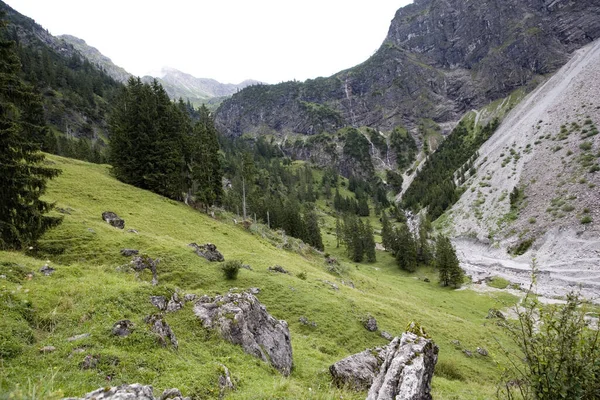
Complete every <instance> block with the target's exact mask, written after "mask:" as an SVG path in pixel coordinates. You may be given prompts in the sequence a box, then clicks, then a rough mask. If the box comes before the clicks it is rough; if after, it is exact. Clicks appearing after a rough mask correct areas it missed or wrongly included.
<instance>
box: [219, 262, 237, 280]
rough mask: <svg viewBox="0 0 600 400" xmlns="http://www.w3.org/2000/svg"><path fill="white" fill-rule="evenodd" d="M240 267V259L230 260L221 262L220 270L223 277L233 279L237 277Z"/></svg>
mask: <svg viewBox="0 0 600 400" xmlns="http://www.w3.org/2000/svg"><path fill="white" fill-rule="evenodd" d="M240 268H242V262H241V261H240V260H230V261H226V262H224V263H223V264H221V271H223V276H224V277H225V279H229V280H234V279H237V276H238V273H239V272H240Z"/></svg>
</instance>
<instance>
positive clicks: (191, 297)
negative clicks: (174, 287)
mask: <svg viewBox="0 0 600 400" xmlns="http://www.w3.org/2000/svg"><path fill="white" fill-rule="evenodd" d="M197 298H198V296H197V295H195V294H194V293H187V294H186V295H184V296H183V301H185V302H188V301H195V300H196V299H197Z"/></svg>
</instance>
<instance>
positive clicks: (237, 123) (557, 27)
mask: <svg viewBox="0 0 600 400" xmlns="http://www.w3.org/2000/svg"><path fill="white" fill-rule="evenodd" d="M599 16H600V6H599V5H598V3H597V2H596V1H593V0H582V1H577V2H573V1H569V0H558V1H552V2H549V1H545V2H541V1H533V0H527V1H522V0H494V1H487V2H472V1H465V0H451V1H434V0H420V1H416V2H415V3H413V4H411V5H408V6H406V7H404V8H401V9H399V10H398V11H397V13H396V16H395V17H394V19H393V21H392V23H391V26H390V29H389V33H388V36H387V37H386V39H385V40H384V42H383V44H382V45H381V47H380V48H379V49H378V50H377V52H376V53H375V54H374V55H373V56H372V57H371V58H369V59H368V60H367V61H365V62H364V63H362V64H360V65H357V66H355V67H353V68H350V69H348V70H345V71H342V72H339V73H337V74H335V75H333V76H331V77H328V78H317V79H309V80H307V81H306V82H295V81H294V82H285V83H281V84H278V85H261V86H253V87H251V88H248V89H245V90H242V91H241V92H240V93H237V94H235V95H234V96H232V97H231V98H230V99H228V100H226V101H225V102H223V104H222V105H221V106H220V108H219V109H218V111H217V113H216V122H217V125H218V127H220V128H221V129H222V131H223V132H224V133H225V134H227V135H230V136H239V135H242V134H244V133H263V134H264V133H280V134H281V133H290V132H294V133H302V134H316V133H320V132H323V131H327V132H332V131H334V130H336V129H338V128H340V127H343V126H348V125H350V126H354V127H360V126H369V127H373V128H376V129H381V130H391V129H392V128H394V127H395V126H397V125H404V126H406V127H408V128H410V129H413V128H415V127H416V125H417V124H418V122H419V120H421V119H422V118H430V119H433V120H434V121H435V122H437V123H438V124H447V125H444V127H445V128H446V129H445V131H446V132H447V131H448V130H449V128H450V127H451V126H452V125H454V123H455V122H456V121H458V120H459V119H460V118H461V117H462V115H463V114H464V113H465V112H466V111H468V110H471V109H472V108H480V107H482V106H484V105H486V104H488V103H489V102H490V101H493V100H495V99H498V98H502V97H505V96H507V95H508V94H509V93H510V92H512V91H513V90H514V89H516V88H518V87H523V86H526V85H527V84H528V83H529V82H530V81H531V80H532V79H533V78H534V77H536V76H537V75H543V74H547V73H550V72H553V71H555V70H556V69H557V68H559V67H560V66H562V65H563V64H564V63H565V62H566V61H567V60H568V56H569V54H570V53H571V52H572V51H573V50H575V49H577V48H579V47H581V46H582V45H585V44H586V43H589V42H590V41H592V40H594V39H596V38H598V37H600V18H599Z"/></svg>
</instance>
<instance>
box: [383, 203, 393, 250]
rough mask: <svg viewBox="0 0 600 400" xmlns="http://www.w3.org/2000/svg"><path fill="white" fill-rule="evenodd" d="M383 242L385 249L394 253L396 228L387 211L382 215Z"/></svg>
mask: <svg viewBox="0 0 600 400" xmlns="http://www.w3.org/2000/svg"><path fill="white" fill-rule="evenodd" d="M381 242H382V244H383V248H384V249H386V250H387V251H394V243H395V236H394V228H393V227H392V224H391V222H390V220H389V218H388V216H387V213H386V212H385V211H384V212H382V213H381Z"/></svg>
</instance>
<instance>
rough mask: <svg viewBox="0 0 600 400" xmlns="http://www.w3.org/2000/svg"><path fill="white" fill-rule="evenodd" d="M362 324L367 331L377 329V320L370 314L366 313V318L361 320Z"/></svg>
mask: <svg viewBox="0 0 600 400" xmlns="http://www.w3.org/2000/svg"><path fill="white" fill-rule="evenodd" d="M363 325H364V327H365V329H366V330H368V331H369V332H375V331H376V330H377V320H376V319H375V317H374V316H372V315H370V314H369V315H367V316H366V318H365V319H364V320H363Z"/></svg>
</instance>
